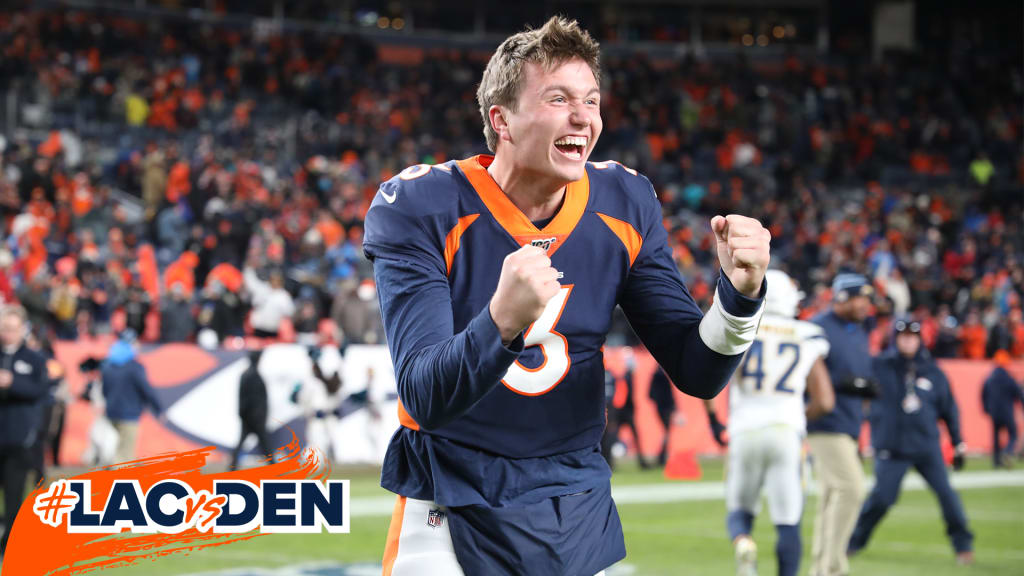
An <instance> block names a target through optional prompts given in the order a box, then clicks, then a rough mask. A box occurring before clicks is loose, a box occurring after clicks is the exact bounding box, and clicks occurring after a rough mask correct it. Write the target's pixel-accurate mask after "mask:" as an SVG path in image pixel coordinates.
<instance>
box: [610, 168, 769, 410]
mask: <svg viewBox="0 0 1024 576" xmlns="http://www.w3.org/2000/svg"><path fill="white" fill-rule="evenodd" d="M627 190H628V192H629V193H631V194H633V195H634V196H635V197H636V199H637V201H638V202H640V213H641V215H640V218H639V224H640V227H641V229H642V232H641V234H642V238H643V244H642V245H641V248H640V251H639V253H638V255H637V259H636V261H635V262H634V263H633V266H632V267H631V268H630V271H629V276H628V278H627V280H626V285H625V289H624V290H623V293H622V295H621V296H620V299H619V303H620V305H621V306H622V309H623V311H624V312H625V313H626V318H627V319H628V320H629V323H630V325H631V326H632V327H633V329H634V330H635V331H636V333H637V335H638V336H639V337H640V339H641V340H642V341H643V343H644V345H645V346H647V348H648V349H649V350H650V351H651V354H652V355H653V356H654V358H655V359H656V360H657V361H658V363H659V364H660V365H661V366H662V367H663V368H664V369H665V371H666V372H667V373H668V375H669V376H670V377H671V379H672V381H673V382H674V383H675V385H676V387H677V388H679V389H680V390H682V391H683V392H685V393H687V394H690V395H693V396H697V397H699V398H713V397H714V396H716V395H717V394H718V393H719V392H721V390H722V388H724V387H725V385H726V384H727V383H728V381H729V377H730V376H731V375H732V373H733V372H734V371H735V370H736V368H737V367H738V366H739V363H740V361H741V359H742V357H743V352H745V351H746V350H747V348H749V346H750V343H751V342H752V341H753V339H754V336H755V335H756V331H757V322H758V321H759V319H760V312H761V310H762V309H763V306H762V304H763V300H764V298H763V295H764V287H762V292H761V298H759V299H752V298H748V297H746V296H744V295H743V294H740V293H739V291H738V290H736V288H735V287H733V285H732V283H731V282H730V281H729V279H728V278H727V277H725V276H724V275H722V277H720V278H719V281H718V287H717V289H716V291H715V295H716V297H715V305H714V306H713V307H712V310H710V311H709V315H708V316H705V315H703V314H702V313H701V311H700V308H698V306H697V304H696V302H694V300H693V297H692V296H690V292H689V291H688V290H687V289H686V286H685V284H684V283H683V279H682V277H681V276H680V275H679V270H678V269H677V268H676V264H675V261H674V260H673V258H672V252H671V250H670V249H669V246H668V234H667V233H666V231H665V228H664V226H663V225H662V221H661V204H660V203H659V202H658V199H657V196H656V195H655V194H654V188H653V187H652V186H651V183H650V181H648V180H647V179H646V178H644V177H642V176H637V177H634V183H633V184H632V186H630V187H629V188H627Z"/></svg>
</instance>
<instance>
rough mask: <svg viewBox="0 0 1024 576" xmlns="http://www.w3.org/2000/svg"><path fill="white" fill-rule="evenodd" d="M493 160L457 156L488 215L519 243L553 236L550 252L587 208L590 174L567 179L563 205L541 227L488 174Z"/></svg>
mask: <svg viewBox="0 0 1024 576" xmlns="http://www.w3.org/2000/svg"><path fill="white" fill-rule="evenodd" d="M493 161H494V157H493V156H488V155H485V154H481V155H479V156H473V157H472V158H467V159H465V160H459V161H458V162H457V164H458V166H459V169H460V170H462V173H463V174H464V175H465V176H466V179H467V180H469V183H470V185H471V186H473V189H474V190H476V193H477V195H479V196H480V200H482V201H483V203H484V205H485V206H487V210H488V211H489V212H490V213H491V216H493V217H494V219H495V220H496V221H497V222H498V224H499V225H500V226H501V227H502V228H504V229H505V231H506V232H508V234H509V236H512V238H513V239H515V241H516V242H517V243H518V244H519V245H520V246H525V245H527V244H529V243H531V242H533V241H534V240H543V239H548V238H552V237H553V238H555V242H552V243H551V244H550V248H548V256H551V255H552V254H554V253H555V251H556V250H558V248H559V247H560V246H561V245H562V244H563V243H564V242H565V239H566V238H567V237H568V236H569V234H571V233H572V231H573V230H575V229H576V225H577V224H579V221H580V219H581V218H583V213H584V212H585V211H586V209H587V202H588V201H589V200H590V177H589V176H588V175H587V172H586V170H584V171H583V178H581V179H579V180H577V181H575V182H570V183H569V185H568V186H566V187H565V201H564V202H563V203H562V207H561V208H560V209H559V210H558V213H557V214H555V217H554V218H553V219H552V220H551V222H549V223H548V225H547V226H545V227H544V229H543V230H539V229H538V228H537V227H536V226H534V225H533V222H530V219H529V218H527V217H526V215H525V214H523V212H522V211H521V210H520V209H519V208H518V207H516V205H515V204H513V203H512V201H511V200H509V198H508V196H506V195H505V192H503V191H502V190H501V188H500V187H498V184H497V182H495V181H494V179H493V178H491V175H490V174H489V173H488V172H487V167H488V166H490V165H491V162H493Z"/></svg>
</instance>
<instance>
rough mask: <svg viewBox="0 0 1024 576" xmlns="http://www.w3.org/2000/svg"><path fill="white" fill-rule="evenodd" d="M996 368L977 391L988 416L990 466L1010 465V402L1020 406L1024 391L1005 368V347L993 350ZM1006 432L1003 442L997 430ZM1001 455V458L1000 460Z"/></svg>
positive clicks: (1013, 439)
mask: <svg viewBox="0 0 1024 576" xmlns="http://www.w3.org/2000/svg"><path fill="white" fill-rule="evenodd" d="M995 361H996V367H995V368H994V369H993V370H992V373H991V374H989V375H988V378H986V379H985V384H984V386H983V387H982V390H981V406H982V408H984V410H985V413H986V414H988V415H989V418H991V419H992V466H993V467H995V468H1000V467H1003V466H1006V467H1008V468H1009V467H1010V458H1012V457H1013V454H1014V451H1015V450H1016V447H1017V422H1016V420H1015V419H1014V410H1013V407H1014V404H1017V403H1020V404H1021V405H1024V391H1022V390H1021V388H1020V385H1019V384H1017V381H1016V380H1014V379H1013V376H1011V375H1010V373H1009V372H1008V371H1007V370H1006V366H1007V365H1008V364H1009V363H1010V355H1009V354H1008V353H1007V352H1006V351H1005V350H999V351H997V352H996V353H995ZM1003 430H1005V431H1006V445H1005V446H1004V445H1003V442H1002V434H1001V432H1002V431H1003ZM1004 458H1005V460H1004Z"/></svg>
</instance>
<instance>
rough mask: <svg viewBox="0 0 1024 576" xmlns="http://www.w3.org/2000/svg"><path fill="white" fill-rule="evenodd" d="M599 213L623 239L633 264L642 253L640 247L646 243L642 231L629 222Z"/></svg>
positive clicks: (620, 238)
mask: <svg viewBox="0 0 1024 576" xmlns="http://www.w3.org/2000/svg"><path fill="white" fill-rule="evenodd" d="M597 215H598V216H600V217H601V220H604V223H605V225H607V226H608V228H609V229H610V230H611V231H612V232H613V233H614V234H615V235H616V236H618V237H619V240H621V241H622V245H623V246H625V247H626V252H628V253H629V265H630V266H633V262H635V261H636V257H637V256H638V255H639V254H640V248H642V247H643V245H644V239H643V238H642V237H641V236H640V233H639V232H637V231H636V228H633V225H632V224H630V223H629V222H625V221H623V220H619V219H618V218H612V217H611V216H607V215H605V214H601V213H600V212H598V213H597Z"/></svg>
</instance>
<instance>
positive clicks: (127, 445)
mask: <svg viewBox="0 0 1024 576" xmlns="http://www.w3.org/2000/svg"><path fill="white" fill-rule="evenodd" d="M135 338H136V334H135V333H133V332H132V331H130V330H125V331H124V332H122V333H121V336H120V337H119V338H118V339H117V340H116V341H115V342H114V344H113V345H111V347H110V352H109V353H108V354H107V359H106V360H105V361H104V362H103V366H102V368H101V369H100V377H101V378H102V380H103V397H104V398H105V399H106V403H107V405H106V410H107V418H109V419H110V423H111V424H113V426H114V429H115V430H117V434H118V444H117V453H116V455H115V457H114V458H115V461H116V462H119V463H121V462H127V461H129V460H133V459H134V458H135V445H136V443H137V440H138V434H139V418H140V417H141V416H142V411H143V409H144V408H146V407H149V409H150V411H151V412H153V414H154V415H156V416H158V417H162V416H163V407H162V405H161V404H160V401H159V400H158V399H157V397H156V394H155V393H154V392H153V388H152V387H151V386H150V385H149V377H148V376H147V375H146V369H145V368H144V367H143V366H142V364H140V363H139V361H138V360H137V359H136V354H137V352H136V343H135Z"/></svg>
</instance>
